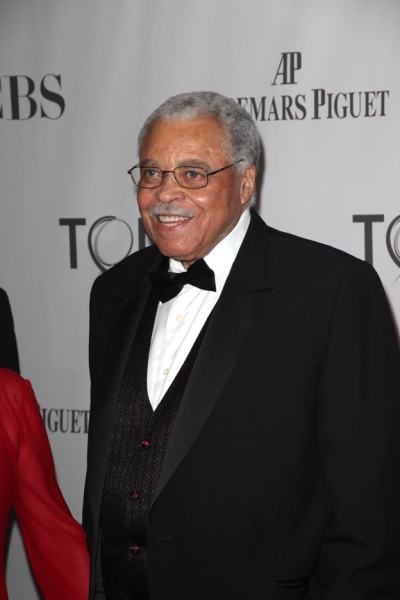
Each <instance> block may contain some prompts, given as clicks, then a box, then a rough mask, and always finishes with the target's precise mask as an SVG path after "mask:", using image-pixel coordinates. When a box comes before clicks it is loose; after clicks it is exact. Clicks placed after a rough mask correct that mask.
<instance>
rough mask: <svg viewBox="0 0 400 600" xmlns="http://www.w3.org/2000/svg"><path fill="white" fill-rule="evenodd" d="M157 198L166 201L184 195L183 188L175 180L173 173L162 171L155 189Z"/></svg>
mask: <svg viewBox="0 0 400 600" xmlns="http://www.w3.org/2000/svg"><path fill="white" fill-rule="evenodd" d="M156 195H157V198H159V199H160V200H162V201H163V202H168V201H171V200H174V199H176V198H182V197H184V195H185V192H184V188H183V187H182V186H181V185H179V183H177V181H176V180H175V176H174V173H173V172H171V171H164V173H163V178H162V182H161V185H160V186H159V187H158V188H157V189H156Z"/></svg>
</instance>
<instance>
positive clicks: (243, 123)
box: [138, 92, 261, 206]
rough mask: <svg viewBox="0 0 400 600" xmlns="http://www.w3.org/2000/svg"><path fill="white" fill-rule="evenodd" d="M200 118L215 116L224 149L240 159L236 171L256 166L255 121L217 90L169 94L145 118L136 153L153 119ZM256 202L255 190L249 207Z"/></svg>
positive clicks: (257, 158) (257, 137) (258, 140)
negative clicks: (169, 95)
mask: <svg viewBox="0 0 400 600" xmlns="http://www.w3.org/2000/svg"><path fill="white" fill-rule="evenodd" d="M199 117H205V118H211V119H215V120H216V121H217V122H218V123H219V125H220V127H221V129H222V131H223V133H224V136H225V139H226V151H227V153H228V156H229V158H230V160H231V161H232V162H236V161H238V160H240V159H242V162H240V163H238V164H237V165H236V166H235V169H236V172H237V173H238V174H242V173H244V171H245V170H246V168H247V167H248V166H249V165H250V164H253V165H254V166H255V167H256V169H258V165H259V161H260V151H261V148H260V138H259V135H258V131H257V127H256V124H255V123H254V121H253V119H252V118H251V116H250V115H249V113H248V112H246V111H245V109H244V108H242V107H241V106H240V104H237V103H236V102H235V101H234V100H232V98H227V97H226V96H222V95H221V94H217V93H216V92H190V93H186V94H178V95H177V96H171V98H168V100H166V101H165V102H163V104H161V106H159V107H158V108H156V110H155V111H154V112H153V113H152V114H151V115H150V116H149V117H148V118H147V119H146V121H145V123H144V125H143V127H142V129H141V130H140V133H139V137H138V153H139V155H140V151H141V149H142V145H143V141H144V138H145V137H146V134H147V132H148V130H149V129H150V127H151V126H152V125H153V123H154V122H155V121H166V120H170V119H172V120H175V119H176V120H186V119H195V118H199ZM255 201H256V193H255V192H254V193H253V195H252V197H251V199H250V206H252V205H253V204H254V203H255Z"/></svg>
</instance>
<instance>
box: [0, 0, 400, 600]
mask: <svg viewBox="0 0 400 600" xmlns="http://www.w3.org/2000/svg"><path fill="white" fill-rule="evenodd" d="M399 32H400V3H399V2H397V1H395V0H350V1H349V0H326V1H324V2H321V1H317V0H303V1H301V2H300V1H299V0H247V2H242V1H239V0H202V2H195V1H192V0H169V1H168V2H166V1H165V0H118V2H115V1H114V0H96V1H94V0H93V1H89V2H81V1H80V0H52V1H51V2H49V1H48V0H30V1H29V2H28V1H27V0H12V1H10V0H8V1H7V0H1V1H0V191H1V212H0V287H2V288H4V289H5V290H6V291H7V293H8V295H9V298H10V301H11V305H12V309H13V313H14V318H15V327H16V333H17V339H18V345H19V352H20V361H21V370H22V374H23V376H24V377H26V378H28V379H30V380H31V381H32V384H33V386H34V389H35V391H36V395H37V397H38V400H39V403H40V406H41V410H42V414H43V419H44V421H45V424H46V428H47V431H48V433H49V437H50V442H51V445H52V448H53V453H54V457H55V462H56V468H57V475H58V479H59V483H60V486H61V488H62V491H63V493H64V495H65V497H66V500H67V502H68V504H69V506H70V507H71V510H72V512H73V514H74V515H75V517H76V518H77V519H80V515H81V504H82V492H83V484H84V475H85V460H86V458H85V453H86V441H87V430H88V422H89V411H88V409H89V375H88V367H87V339H88V300H89V292H90V288H91V285H92V283H93V280H94V279H95V278H96V277H97V275H98V274H99V273H100V272H101V271H103V270H105V269H107V268H109V267H110V265H112V264H114V263H116V262H118V261H119V260H121V259H122V258H123V257H125V256H126V255H127V254H128V253H129V252H133V251H135V250H137V249H138V248H140V247H142V246H144V245H145V244H147V243H148V240H147V238H146V236H145V235H144V233H143V231H142V230H141V227H140V221H139V213H138V210H137V207H136V200H135V190H134V189H133V185H132V182H131V180H130V177H129V176H128V175H127V173H126V171H127V170H128V169H129V168H131V167H132V166H133V165H134V164H135V163H136V162H137V154H136V137H137V134H138V132H139V129H140V127H141V124H142V123H143V121H144V119H145V118H146V117H147V116H148V115H149V113H150V112H151V111H153V109H154V108H155V107H157V106H158V105H159V104H160V103H161V102H162V101H164V100H165V99H166V98H167V97H169V96H171V95H173V94H177V93H180V92H186V91H194V90H214V91H217V92H220V93H222V94H225V95H227V96H230V97H232V98H234V99H235V100H236V101H237V102H239V103H240V104H241V105H242V106H243V107H244V108H245V109H246V110H247V111H248V112H249V113H250V114H251V115H252V116H253V118H254V119H255V121H256V122H257V125H258V129H259V132H260V135H261V138H262V143H263V148H264V162H263V165H262V173H261V177H260V182H259V183H260V194H259V212H260V214H261V215H262V217H263V218H264V219H265V220H266V221H267V222H268V223H269V224H271V225H272V226H274V227H277V228H280V229H283V230H286V231H290V232H292V233H295V234H298V235H300V236H304V237H307V238H312V239H315V240H318V241H321V242H324V243H327V244H330V245H333V246H337V247H339V248H342V249H343V250H346V251H347V252H350V253H352V254H354V255H356V256H358V257H360V258H363V259H366V260H368V261H369V262H371V263H373V265H374V267H375V268H376V269H377V271H378V273H379V274H380V276H381V279H382V281H383V284H384V286H385V289H386V292H387V295H388V297H389V300H390V303H391V306H392V309H393V314H394V316H395V318H397V322H398V323H400V294H399V292H400V203H399V183H400V151H399V148H400V101H399V91H400V78H399V58H400V35H399ZM0 335H1V332H0ZM7 581H8V587H9V593H10V599H11V600H25V599H28V598H29V599H34V598H38V597H39V594H38V592H37V591H36V589H35V586H34V584H33V582H32V579H31V575H30V572H29V567H28V565H27V561H26V558H25V553H24V550H23V546H22V542H21V538H20V534H19V531H18V527H17V526H15V525H14V526H13V527H12V528H11V532H10V541H9V547H8V556H7Z"/></svg>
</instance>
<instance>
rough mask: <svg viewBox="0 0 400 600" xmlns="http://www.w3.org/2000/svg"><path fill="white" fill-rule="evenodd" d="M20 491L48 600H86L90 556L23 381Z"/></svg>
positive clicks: (29, 543) (20, 510)
mask: <svg viewBox="0 0 400 600" xmlns="http://www.w3.org/2000/svg"><path fill="white" fill-rule="evenodd" d="M21 385H24V386H25V389H23V390H22V402H21V418H20V445H19V453H18V488H17V496H16V499H15V502H14V506H15V509H16V512H17V515H18V520H19V523H20V526H21V531H22V535H23V538H24V542H25V547H26V550H27V553H28V556H29V561H30V564H31V566H32V568H33V571H34V574H35V577H36V580H37V582H38V584H39V587H40V589H41V591H42V592H43V595H44V597H45V598H46V600H86V599H87V597H88V589H89V553H88V550H87V546H86V538H85V535H84V532H83V529H82V527H81V526H80V525H79V524H78V523H77V522H76V521H75V520H74V519H73V517H72V515H71V513H70V511H69V509H68V507H67V505H66V503H65V501H64V498H63V496H62V494H61V491H60V488H59V487H58V484H57V481H56V476H55V470H54V463H53V457H52V454H51V449H50V444H49V441H48V438H47V434H46V431H45V428H44V424H43V421H42V418H41V415H40V411H39V407H38V404H37V402H36V399H35V396H34V394H33V390H32V387H31V386H30V384H29V382H27V381H22V382H21Z"/></svg>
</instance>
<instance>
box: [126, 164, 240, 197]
mask: <svg viewBox="0 0 400 600" xmlns="http://www.w3.org/2000/svg"><path fill="white" fill-rule="evenodd" d="M243 161H244V159H243V158H240V159H239V160H237V161H236V162H234V163H232V164H231V165H227V166H226V167H222V168H221V169H217V170H216V171H211V173H209V172H208V171H206V169H203V167H194V166H193V165H180V166H179V167H175V169H173V170H172V171H163V170H162V169H160V168H159V167H152V165H141V164H140V163H138V164H137V165H135V166H134V167H132V169H129V171H127V173H128V175H130V176H131V179H132V181H133V183H134V184H135V185H136V187H138V188H141V189H142V190H155V189H157V188H158V187H160V186H161V185H162V184H163V182H164V181H165V177H164V174H165V173H172V175H173V178H174V181H175V182H176V183H177V184H178V185H180V186H181V187H183V188H185V189H186V190H201V189H203V188H205V187H207V185H208V178H209V177H210V176H211V175H216V174H217V173H220V172H221V171H225V169H229V168H230V167H234V166H235V165H237V164H238V163H240V162H243ZM137 167H143V168H144V167H148V168H149V169H151V168H153V169H157V170H158V171H161V181H160V183H159V184H158V185H155V186H152V187H147V186H142V185H139V184H138V183H136V181H135V180H134V179H133V175H132V171H133V169H136V168H137ZM182 167H187V168H193V169H201V170H202V171H204V172H205V174H206V177H207V180H206V183H205V184H204V185H201V186H199V187H189V186H186V185H182V184H181V183H179V181H178V180H177V178H176V175H175V170H176V169H181V168H182ZM139 181H140V180H139Z"/></svg>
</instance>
